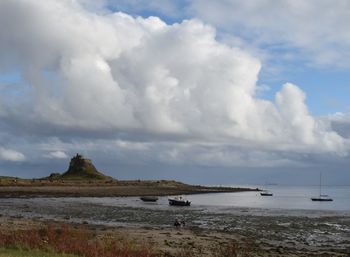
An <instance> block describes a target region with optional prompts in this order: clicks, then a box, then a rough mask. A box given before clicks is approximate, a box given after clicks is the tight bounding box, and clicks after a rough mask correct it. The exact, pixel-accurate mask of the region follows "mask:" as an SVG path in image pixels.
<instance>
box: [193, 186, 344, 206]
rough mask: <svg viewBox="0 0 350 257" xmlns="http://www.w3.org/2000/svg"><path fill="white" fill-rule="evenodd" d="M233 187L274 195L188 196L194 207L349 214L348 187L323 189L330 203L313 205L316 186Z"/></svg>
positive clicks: (316, 193)
mask: <svg viewBox="0 0 350 257" xmlns="http://www.w3.org/2000/svg"><path fill="white" fill-rule="evenodd" d="M231 186H233V187H248V188H260V189H264V190H268V191H269V192H271V193H273V196H261V195H260V192H239V193H218V194H200V195H191V196H188V199H189V200H191V201H192V203H193V204H198V205H208V206H231V207H247V208H263V209H286V210H325V211H350V186H322V192H321V193H322V195H328V196H329V197H330V198H332V199H333V201H332V202H314V201H311V198H312V197H318V196H319V194H320V188H319V186H279V185H269V186H261V185H260V186H259V185H244V186H242V185H240V186H238V185H231Z"/></svg>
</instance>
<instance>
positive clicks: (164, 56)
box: [0, 0, 350, 185]
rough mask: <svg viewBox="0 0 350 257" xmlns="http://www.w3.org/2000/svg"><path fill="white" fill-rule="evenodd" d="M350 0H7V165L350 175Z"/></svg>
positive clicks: (1, 168)
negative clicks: (83, 162) (75, 160)
mask: <svg viewBox="0 0 350 257" xmlns="http://www.w3.org/2000/svg"><path fill="white" fill-rule="evenodd" d="M348 24H350V2H349V1H347V0H281V1H274V0H254V1H253V0H247V1H239V0H216V1H209V0H172V1H170V0H147V1H145V0H114V1H113V0H2V1H0V175H3V176H18V177H25V178H33V177H43V176H46V175H48V174H50V173H51V172H64V171H65V170H66V169H67V167H68V164H69V160H70V158H71V157H72V156H73V155H74V154H75V153H81V154H83V155H84V156H86V157H87V158H90V159H92V160H93V162H94V163H95V166H96V167H97V168H98V169H99V170H101V171H102V172H104V173H105V174H107V175H110V176H113V177H116V178H118V179H176V180H181V181H184V182H188V183H194V184H263V183H279V184H292V185H312V184H317V183H318V176H319V175H318V174H319V172H322V173H323V177H324V180H325V182H324V183H325V184H331V185H350V172H349V168H348V167H349V166H350V156H349V150H350V130H349V129H350V97H349V96H350V30H349V29H348Z"/></svg>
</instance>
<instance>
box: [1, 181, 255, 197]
mask: <svg viewBox="0 0 350 257" xmlns="http://www.w3.org/2000/svg"><path fill="white" fill-rule="evenodd" d="M246 191H259V189H257V188H255V189H252V188H237V187H218V186H199V185H187V184H184V183H180V182H176V181H168V180H160V181H139V180H136V181H104V182H101V181H90V182H86V181H64V182H62V181H47V180H45V181H34V182H30V183H29V182H28V181H26V182H25V183H24V182H23V181H22V182H16V183H15V182H13V183H10V184H9V183H7V184H1V183H0V197H1V198H15V197H126V196H148V195H155V196H166V195H179V194H183V195H187V194H204V193H234V192H246Z"/></svg>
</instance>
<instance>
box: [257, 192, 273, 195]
mask: <svg viewBox="0 0 350 257" xmlns="http://www.w3.org/2000/svg"><path fill="white" fill-rule="evenodd" d="M260 195H261V196H273V193H271V192H269V191H263V192H260Z"/></svg>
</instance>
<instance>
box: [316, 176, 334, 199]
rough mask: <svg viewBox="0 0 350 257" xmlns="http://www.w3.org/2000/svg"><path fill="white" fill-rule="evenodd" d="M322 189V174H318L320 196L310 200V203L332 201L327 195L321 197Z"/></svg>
mask: <svg viewBox="0 0 350 257" xmlns="http://www.w3.org/2000/svg"><path fill="white" fill-rule="evenodd" d="M321 189H322V173H321V172H320V194H319V197H313V198H311V200H312V201H318V202H331V201H333V199H332V198H330V197H329V196H328V195H323V194H322V193H321V191H322V190H321Z"/></svg>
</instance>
